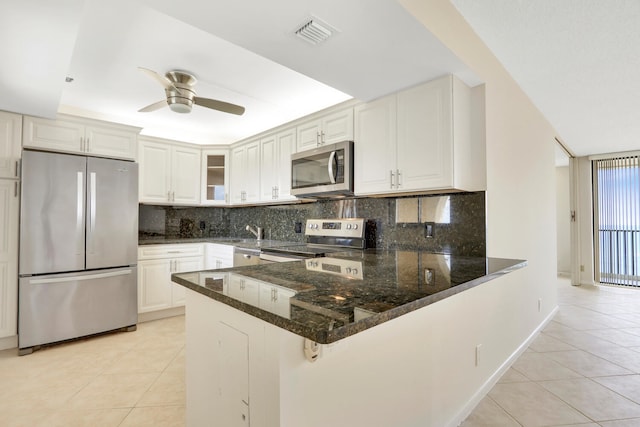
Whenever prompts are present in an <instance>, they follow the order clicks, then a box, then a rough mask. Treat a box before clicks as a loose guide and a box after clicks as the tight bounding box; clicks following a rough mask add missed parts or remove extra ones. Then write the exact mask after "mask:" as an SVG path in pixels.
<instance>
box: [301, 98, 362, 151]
mask: <svg viewBox="0 0 640 427" xmlns="http://www.w3.org/2000/svg"><path fill="white" fill-rule="evenodd" d="M351 140H353V108H347V109H345V110H340V111H336V112H334V113H330V114H327V115H324V116H321V117H318V118H316V119H313V120H310V121H308V122H304V123H302V124H299V125H298V126H297V151H302V150H310V149H312V148H316V147H319V146H321V145H324V144H333V143H336V142H341V141H351Z"/></svg>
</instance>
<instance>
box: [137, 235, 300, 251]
mask: <svg viewBox="0 0 640 427" xmlns="http://www.w3.org/2000/svg"><path fill="white" fill-rule="evenodd" d="M178 243H179V244H183V243H220V244H223V245H230V246H237V247H240V248H245V249H261V248H267V247H275V246H287V245H292V244H300V243H299V242H284V241H281V240H266V239H262V240H260V241H258V240H256V239H243V238H240V237H189V238H180V237H170V238H168V237H165V236H153V237H145V238H138V245H139V246H146V245H172V244H178Z"/></svg>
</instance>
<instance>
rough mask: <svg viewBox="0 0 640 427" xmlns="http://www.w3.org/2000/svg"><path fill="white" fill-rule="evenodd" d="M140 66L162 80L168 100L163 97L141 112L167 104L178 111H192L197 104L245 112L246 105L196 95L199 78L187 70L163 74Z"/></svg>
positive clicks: (224, 110) (239, 113)
mask: <svg viewBox="0 0 640 427" xmlns="http://www.w3.org/2000/svg"><path fill="white" fill-rule="evenodd" d="M138 68H139V69H140V71H142V72H144V73H145V74H147V75H149V76H150V77H152V78H154V79H156V80H157V81H158V82H160V84H161V85H162V86H163V87H164V93H165V94H166V95H167V99H166V100H165V99H163V100H162V101H158V102H154V103H153V104H151V105H147V106H146V107H144V108H141V109H139V110H138V112H140V113H148V112H151V111H155V110H159V109H160V108H162V107H166V106H167V105H168V106H169V108H170V109H171V111H175V112H176V113H190V112H191V108H192V107H193V104H196V105H200V106H202V107H206V108H211V109H213V110H218V111H222V112H224V113H230V114H236V115H238V116H241V115H242V114H244V107H241V106H239V105H235V104H230V103H228V102H223V101H218V100H217V99H209V98H200V97H198V96H196V92H195V90H194V89H193V86H194V85H195V84H196V82H197V80H196V78H195V77H194V76H193V75H191V74H189V73H187V72H186V71H179V70H173V71H167V73H166V74H165V75H164V76H163V75H160V74H158V73H156V72H155V71H153V70H149V69H147V68H143V67H138Z"/></svg>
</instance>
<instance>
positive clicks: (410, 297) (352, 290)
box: [171, 249, 527, 344]
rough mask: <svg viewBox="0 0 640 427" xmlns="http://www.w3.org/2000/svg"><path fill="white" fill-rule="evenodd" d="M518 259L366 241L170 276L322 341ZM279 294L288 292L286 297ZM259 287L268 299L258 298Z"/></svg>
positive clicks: (486, 276)
mask: <svg viewBox="0 0 640 427" xmlns="http://www.w3.org/2000/svg"><path fill="white" fill-rule="evenodd" d="M526 265H527V262H526V261H523V260H513V259H502V258H479V257H461V256H454V255H446V254H434V253H428V252H421V251H400V250H398V251H393V250H390V251H387V250H375V249H370V250H365V251H363V252H359V251H354V252H341V253H332V254H330V256H327V257H325V258H314V259H308V260H301V261H292V262H286V263H274V264H262V265H257V266H247V267H236V268H227V269H220V270H208V271H199V272H190V273H176V274H173V275H172V276H171V278H172V280H173V281H174V282H176V283H178V284H180V285H182V286H185V287H187V288H189V289H192V290H194V291H196V292H199V293H201V294H203V295H206V296H208V297H210V298H212V299H214V300H217V301H220V302H222V303H225V304H227V305H229V306H232V307H235V308H237V309H238V310H241V311H243V312H245V313H248V314H250V315H252V316H255V317H257V318H260V319H262V320H264V321H266V322H269V323H271V324H274V325H276V326H278V327H281V328H283V329H286V330H288V331H290V332H293V333H295V334H297V335H301V336H303V337H306V338H309V339H311V340H313V341H315V342H318V343H321V344H329V343H332V342H335V341H338V340H340V339H342V338H346V337H348V336H351V335H354V334H356V333H358V332H361V331H363V330H365V329H369V328H371V327H374V326H376V325H379V324H381V323H384V322H387V321H389V320H391V319H394V318H396V317H399V316H402V315H404V314H407V313H410V312H411V311H414V310H417V309H421V308H423V307H426V306H428V305H429V304H433V303H435V302H437V301H440V300H442V299H444V298H447V297H450V296H452V295H455V294H458V293H460V292H463V291H465V290H467V289H470V288H473V287H475V286H478V285H480V284H482V283H485V282H487V281H489V280H492V279H494V278H496V277H499V276H501V275H504V274H507V273H509V272H511V271H514V270H517V269H520V268H523V267H524V266H526ZM240 283H242V285H239V284H240ZM247 284H251V286H248V287H247ZM263 286H265V287H267V291H269V289H268V288H269V287H272V288H273V287H275V288H276V289H282V291H284V292H281V293H282V294H284V295H285V297H282V298H280V299H279V306H278V307H274V306H273V295H274V294H273V292H271V293H269V292H267V293H265V292H260V291H259V289H261V288H262V287H263ZM239 289H242V291H239ZM250 289H253V291H251V290H250ZM286 294H289V295H292V296H291V297H290V298H289V299H287V298H286ZM263 295H270V297H268V298H270V299H271V300H272V301H270V302H269V301H262V300H261V299H260V297H262V296H263ZM265 299H267V298H265Z"/></svg>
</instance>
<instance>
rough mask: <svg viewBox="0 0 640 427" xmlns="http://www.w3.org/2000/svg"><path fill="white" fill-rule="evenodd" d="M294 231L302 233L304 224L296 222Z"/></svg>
mask: <svg viewBox="0 0 640 427" xmlns="http://www.w3.org/2000/svg"><path fill="white" fill-rule="evenodd" d="M294 231H295V232H296V233H302V223H301V222H296V223H295V225H294Z"/></svg>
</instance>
